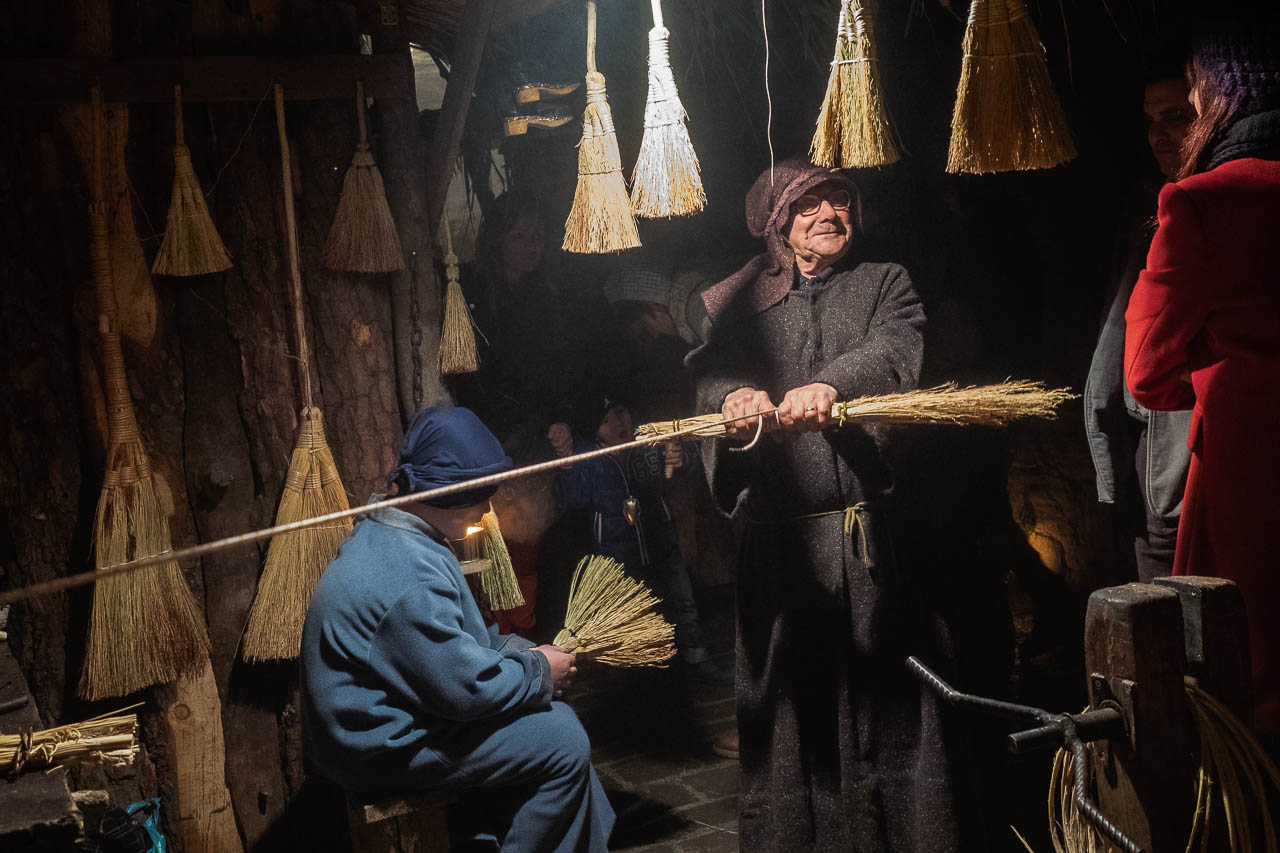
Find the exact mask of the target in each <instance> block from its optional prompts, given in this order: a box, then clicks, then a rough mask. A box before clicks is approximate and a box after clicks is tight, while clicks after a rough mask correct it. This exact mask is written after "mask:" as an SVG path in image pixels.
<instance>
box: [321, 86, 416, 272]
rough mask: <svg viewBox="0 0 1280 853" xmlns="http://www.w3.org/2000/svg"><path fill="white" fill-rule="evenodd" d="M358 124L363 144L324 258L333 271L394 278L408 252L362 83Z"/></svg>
mask: <svg viewBox="0 0 1280 853" xmlns="http://www.w3.org/2000/svg"><path fill="white" fill-rule="evenodd" d="M356 122H357V124H358V125H359V128H360V139H359V141H358V142H357V143H356V153H355V154H354V155H353V156H352V157H351V167H350V168H348V169H347V174H346V176H345V177H344V178H343V179H342V195H340V196H339V197H338V209H337V211H335V212H334V215H333V225H331V226H330V227H329V236H328V237H327V238H326V239H325V241H324V249H323V251H322V255H323V257H324V265H325V266H327V267H329V269H335V270H346V271H348V272H392V271H393V270H402V269H404V268H405V264H404V250H403V249H402V248H401V247H400V235H399V234H397V233H396V223H395V220H394V219H392V217H391V208H390V207H389V206H388V205H387V193H386V189H385V187H384V186H383V183H382V172H380V171H379V170H378V164H377V163H376V162H375V161H374V159H373V152H371V151H370V150H369V129H368V125H367V122H366V120H365V104H364V83H363V82H361V81H359V80H357V81H356Z"/></svg>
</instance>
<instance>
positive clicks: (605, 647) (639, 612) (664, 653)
mask: <svg viewBox="0 0 1280 853" xmlns="http://www.w3.org/2000/svg"><path fill="white" fill-rule="evenodd" d="M658 603H659V602H658V599H657V598H655V597H654V595H653V593H651V592H650V591H649V590H648V589H647V588H646V587H645V585H644V584H642V583H640V581H638V580H636V579H635V578H632V577H629V576H628V575H627V574H625V573H624V572H623V570H622V566H621V564H619V563H617V562H615V561H614V560H611V559H609V558H608V557H584V558H583V560H582V562H580V563H578V568H577V569H576V570H574V573H573V583H572V586H571V587H570V589H569V610H568V612H567V613H566V614H565V620H564V625H565V626H564V630H562V631H561V632H560V633H559V634H557V635H556V639H555V645H557V646H561V647H563V648H565V649H567V650H569V651H571V652H575V653H576V654H578V655H579V656H580V657H584V658H588V659H590V660H595V661H599V662H600V663H603V664H608V665H610V666H664V665H665V664H666V662H667V661H668V660H670V659H671V658H672V657H673V656H674V655H675V653H676V647H675V629H674V628H672V627H671V623H669V622H667V621H666V620H665V619H663V618H662V617H661V616H660V615H659V614H658V611H657V607H658Z"/></svg>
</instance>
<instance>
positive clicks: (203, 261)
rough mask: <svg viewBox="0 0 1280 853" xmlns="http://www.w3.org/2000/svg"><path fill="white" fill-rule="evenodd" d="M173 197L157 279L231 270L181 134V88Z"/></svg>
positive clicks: (176, 92)
mask: <svg viewBox="0 0 1280 853" xmlns="http://www.w3.org/2000/svg"><path fill="white" fill-rule="evenodd" d="M173 129H174V145H173V193H172V195H171V196H170V197H169V218H168V220H167V221H166V223H165V227H164V242H163V243H161V244H160V251H159V252H157V253H156V259H155V262H154V263H152V265H151V272H152V273H154V274H156V275H174V276H189V275H205V274H206V273H214V272H221V271H222V270H225V269H230V268H231V255H230V254H228V253H227V247H226V246H225V245H224V244H223V242H222V238H221V237H219V236H218V229H216V228H214V227H213V219H212V218H210V216H209V206H208V205H207V204H206V203H205V200H204V191H203V190H201V189H200V179H199V178H197V177H196V172H195V169H194V168H193V167H192V166H191V151H190V149H188V148H187V146H186V144H185V140H184V137H183V131H182V87H181V86H174V87H173Z"/></svg>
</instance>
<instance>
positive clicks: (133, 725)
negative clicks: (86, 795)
mask: <svg viewBox="0 0 1280 853" xmlns="http://www.w3.org/2000/svg"><path fill="white" fill-rule="evenodd" d="M132 707H134V708H136V707H138V706H137V705H134V706H132ZM124 710H126V711H127V710H129V709H128V708H126V709H124ZM137 732H138V718H137V716H136V715H134V714H126V713H124V711H113V712H112V713H110V714H103V715H102V716H100V717H94V718H93V719H91V720H85V721H84V722H83V723H72V724H71V725H66V726H58V727H56V728H52V729H41V730H40V731H31V732H24V733H22V734H6V735H0V772H4V773H7V774H8V775H10V776H11V777H12V776H16V775H17V774H19V773H23V772H33V771H36V770H44V769H47V768H50V767H57V766H59V765H63V764H71V763H74V762H78V761H105V762H106V763H108V764H131V763H133V760H134V759H135V758H136V757H137V755H138V741H137Z"/></svg>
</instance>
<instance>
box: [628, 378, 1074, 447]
mask: <svg viewBox="0 0 1280 853" xmlns="http://www.w3.org/2000/svg"><path fill="white" fill-rule="evenodd" d="M1073 396H1074V395H1073V394H1071V392H1070V391H1068V390H1066V389H1065V388H1057V389H1050V388H1046V387H1045V386H1044V383H1043V382H1032V381H1028V380H1017V381H1011V382H1002V383H1000V384H998V385H976V386H970V387H968V388H960V387H958V386H957V385H956V384H955V383H954V382H948V383H947V384H945V385H939V386H937V387H935V388H927V389H923V390H920V391H904V392H902V393H899V394H882V395H880V396H874V397H860V398H858V399H856V400H850V401H848V402H843V403H836V404H835V405H834V406H832V407H831V417H832V418H833V419H835V420H836V421H837V422H838V423H839V424H841V425H843V424H844V423H845V422H846V421H858V422H859V423H883V424H954V425H963V426H967V425H980V426H997V427H999V426H1006V425H1007V424H1009V423H1011V422H1013V421H1016V420H1022V419H1024V418H1047V419H1052V418H1054V417H1056V416H1057V409H1058V406H1060V405H1062V404H1063V403H1065V402H1066V401H1067V400H1070V399H1071V398H1072V397H1073ZM762 414H764V415H770V414H773V412H772V411H769V412H763V413H762ZM833 425H834V424H833ZM698 426H705V429H699V430H697V431H696V432H695V433H694V434H695V435H699V436H721V435H724V434H725V425H724V418H723V416H722V415H719V414H715V415H698V416H697V417H693V418H683V419H681V420H676V421H657V422H655V423H648V424H642V425H641V426H640V427H639V428H638V429H637V430H636V437H637V438H641V439H645V438H650V439H659V438H661V437H662V436H664V435H670V434H671V433H673V432H676V431H678V430H683V429H690V428H692V427H698Z"/></svg>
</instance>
